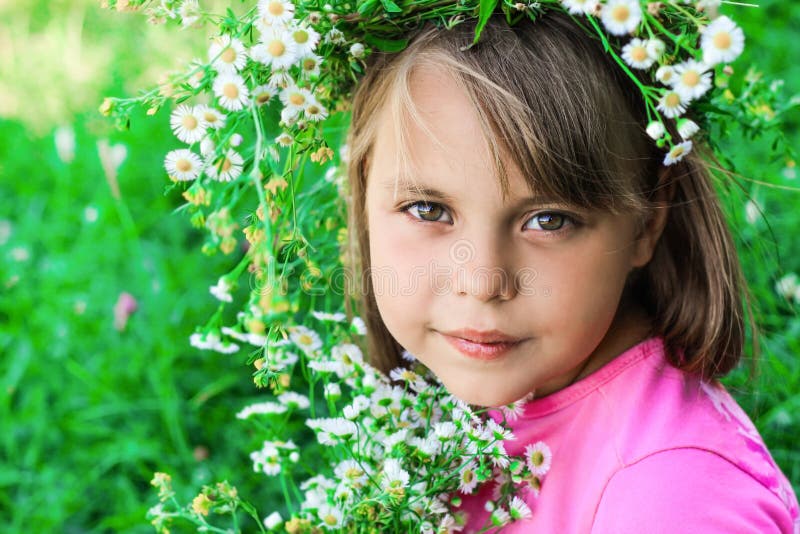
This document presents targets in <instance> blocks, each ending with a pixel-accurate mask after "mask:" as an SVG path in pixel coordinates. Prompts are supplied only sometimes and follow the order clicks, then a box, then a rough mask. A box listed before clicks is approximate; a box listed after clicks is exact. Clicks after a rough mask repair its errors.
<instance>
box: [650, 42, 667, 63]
mask: <svg viewBox="0 0 800 534" xmlns="http://www.w3.org/2000/svg"><path fill="white" fill-rule="evenodd" d="M666 50H667V45H666V44H664V41H662V40H661V39H656V38H653V39H648V40H647V53H648V54H650V57H651V58H653V59H654V60H655V61H658V60H659V59H661V56H663V55H664V52H666Z"/></svg>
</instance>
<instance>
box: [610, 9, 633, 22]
mask: <svg viewBox="0 0 800 534" xmlns="http://www.w3.org/2000/svg"><path fill="white" fill-rule="evenodd" d="M630 16H631V10H630V9H629V8H628V6H614V8H613V9H612V10H611V18H612V19H614V20H615V21H617V22H625V21H626V20H628V19H629V18H630Z"/></svg>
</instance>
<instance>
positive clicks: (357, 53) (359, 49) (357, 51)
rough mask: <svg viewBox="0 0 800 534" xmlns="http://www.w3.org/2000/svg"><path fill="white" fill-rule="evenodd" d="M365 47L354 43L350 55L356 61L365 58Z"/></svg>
mask: <svg viewBox="0 0 800 534" xmlns="http://www.w3.org/2000/svg"><path fill="white" fill-rule="evenodd" d="M364 50H365V49H364V45H363V44H361V43H353V44H352V45H350V55H351V56H353V57H354V58H356V59H359V58H362V57H364Z"/></svg>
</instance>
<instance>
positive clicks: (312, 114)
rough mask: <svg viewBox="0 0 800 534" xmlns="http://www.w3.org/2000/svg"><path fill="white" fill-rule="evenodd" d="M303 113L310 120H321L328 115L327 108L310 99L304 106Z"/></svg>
mask: <svg viewBox="0 0 800 534" xmlns="http://www.w3.org/2000/svg"><path fill="white" fill-rule="evenodd" d="M305 115H306V118H307V119H308V120H310V121H321V120H323V119H325V117H327V116H328V110H327V109H325V107H323V106H322V105H321V104H320V103H319V102H317V101H316V100H312V101H311V102H309V103H308V105H307V106H306V109H305Z"/></svg>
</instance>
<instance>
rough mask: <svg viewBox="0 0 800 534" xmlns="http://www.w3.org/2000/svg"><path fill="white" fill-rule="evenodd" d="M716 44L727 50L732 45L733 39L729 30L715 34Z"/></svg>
mask: <svg viewBox="0 0 800 534" xmlns="http://www.w3.org/2000/svg"><path fill="white" fill-rule="evenodd" d="M713 41H714V46H715V47H717V48H719V49H720V50H727V49H728V48H730V47H731V44H732V42H733V39H731V34H729V33H728V32H719V33H718V34H716V35H715V36H714V40H713Z"/></svg>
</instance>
